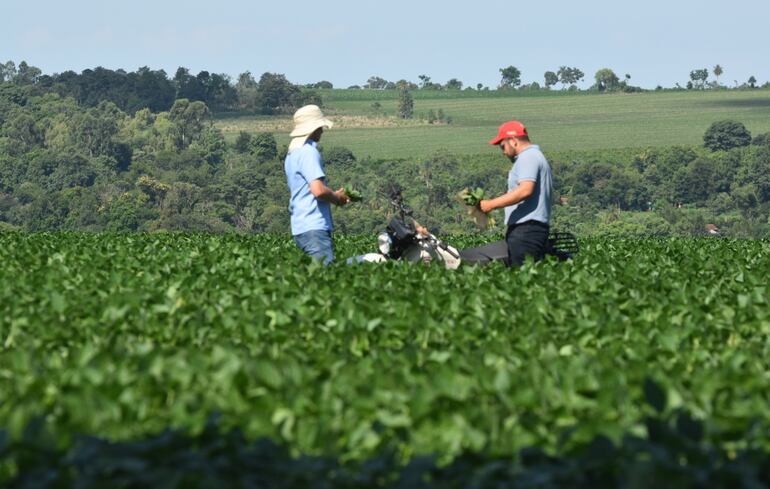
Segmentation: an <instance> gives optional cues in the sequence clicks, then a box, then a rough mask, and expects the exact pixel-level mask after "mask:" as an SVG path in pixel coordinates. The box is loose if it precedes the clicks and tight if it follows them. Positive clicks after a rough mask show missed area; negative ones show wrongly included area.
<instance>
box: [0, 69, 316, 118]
mask: <svg viewBox="0 0 770 489" xmlns="http://www.w3.org/2000/svg"><path fill="white" fill-rule="evenodd" d="M3 82H7V83H9V84H12V85H19V86H29V87H34V89H35V93H38V94H41V93H56V94H58V95H60V96H62V97H72V98H73V99H74V100H75V101H76V102H77V103H78V104H79V105H83V106H86V107H95V106H97V105H98V104H100V103H101V102H104V101H109V102H111V103H113V104H114V105H115V106H116V107H117V108H119V109H120V110H122V111H123V112H126V113H129V114H134V113H136V112H137V111H139V110H141V109H149V110H150V111H152V112H162V111H168V110H170V109H171V107H172V105H173V104H174V101H175V100H177V99H187V100H189V101H192V102H203V103H204V104H205V105H206V107H208V108H209V110H211V111H214V112H225V111H248V112H253V113H259V114H267V115H269V114H279V113H290V112H292V111H293V110H295V109H296V108H298V107H301V106H302V105H305V104H307V103H316V104H320V103H321V98H320V97H319V96H318V95H317V94H316V93H315V92H314V91H312V90H309V89H307V88H304V87H300V86H298V85H295V84H293V83H291V82H290V81H289V80H287V79H286V77H285V76H284V75H282V74H278V73H263V74H262V75H261V76H260V77H259V79H258V80H257V79H256V78H255V77H254V76H253V75H252V74H251V73H250V72H248V71H247V72H244V73H242V74H240V75H239V76H238V79H237V80H236V81H235V82H233V80H231V79H230V77H229V76H228V75H226V74H217V73H210V72H208V71H200V72H198V74H193V73H191V72H190V70H189V69H187V68H184V67H180V68H178V69H177V70H176V73H175V74H174V76H173V77H171V78H170V77H169V76H168V74H167V73H166V72H165V71H164V70H152V69H150V68H148V67H146V66H145V67H141V68H139V69H138V70H136V71H131V72H127V71H125V70H122V69H119V70H110V69H107V68H102V67H97V68H94V69H86V70H83V71H82V72H81V73H75V72H74V71H65V72H63V73H55V74H52V75H46V74H43V73H42V71H41V70H40V69H39V68H36V67H34V66H30V65H28V64H27V63H26V62H24V61H22V62H21V63H19V66H18V67H17V66H16V64H15V63H14V62H13V61H8V62H6V63H0V83H3Z"/></svg>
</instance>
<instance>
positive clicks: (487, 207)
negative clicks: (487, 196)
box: [479, 200, 495, 214]
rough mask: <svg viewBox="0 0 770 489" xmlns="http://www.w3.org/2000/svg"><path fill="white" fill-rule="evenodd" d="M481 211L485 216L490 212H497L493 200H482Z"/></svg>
mask: <svg viewBox="0 0 770 489" xmlns="http://www.w3.org/2000/svg"><path fill="white" fill-rule="evenodd" d="M479 209H481V212H483V213H484V214H487V213H489V211H493V210H495V206H494V205H492V200H480V201H479Z"/></svg>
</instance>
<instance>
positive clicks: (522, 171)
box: [516, 152, 540, 184]
mask: <svg viewBox="0 0 770 489" xmlns="http://www.w3.org/2000/svg"><path fill="white" fill-rule="evenodd" d="M527 153H529V152H527ZM527 153H524V154H523V155H521V157H520V158H519V159H518V160H517V161H516V164H517V166H518V168H517V169H516V170H517V172H516V173H517V174H516V183H517V184H518V183H519V182H523V181H527V180H529V181H531V182H536V181H537V176H538V173H540V161H539V160H538V158H537V156H536V155H529V154H527Z"/></svg>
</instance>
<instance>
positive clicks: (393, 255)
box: [347, 190, 580, 270]
mask: <svg viewBox="0 0 770 489" xmlns="http://www.w3.org/2000/svg"><path fill="white" fill-rule="evenodd" d="M388 198H389V200H390V205H391V207H392V208H393V209H394V215H393V217H392V218H391V219H390V221H389V222H388V226H387V228H386V229H385V230H384V231H382V232H381V233H380V234H379V235H378V236H377V248H378V250H379V253H366V254H364V255H358V256H355V257H351V258H348V260H347V263H348V264H353V263H364V262H369V263H382V262H386V261H389V260H398V261H408V262H422V263H431V262H436V263H440V264H443V266H444V267H445V268H447V269H451V270H454V269H456V268H458V267H459V266H460V264H461V263H462V262H463V261H464V262H466V263H469V264H473V265H480V266H484V265H487V264H489V263H491V262H493V261H499V262H502V263H506V261H507V260H508V245H507V243H506V242H505V240H502V241H496V242H493V243H489V244H486V245H483V246H479V247H476V248H470V249H465V250H457V248H455V247H453V246H450V245H448V244H446V243H445V242H444V241H442V240H440V239H438V238H437V237H436V236H435V235H433V234H432V233H430V232H428V231H427V230H426V229H425V228H423V227H421V226H420V225H419V224H418V223H417V221H416V220H415V219H414V218H413V217H412V214H413V212H412V210H411V209H410V208H409V207H407V206H406V205H405V204H404V199H403V197H402V195H401V192H400V190H393V191H391V192H390V194H389V195H388ZM579 251H580V247H579V245H578V241H577V238H576V237H575V235H573V234H572V233H567V232H552V233H550V234H549V236H548V241H547V242H546V248H545V254H546V255H550V256H553V257H555V258H556V259H557V260H559V261H564V260H569V259H571V258H573V257H574V256H575V255H577V254H578V252H579Z"/></svg>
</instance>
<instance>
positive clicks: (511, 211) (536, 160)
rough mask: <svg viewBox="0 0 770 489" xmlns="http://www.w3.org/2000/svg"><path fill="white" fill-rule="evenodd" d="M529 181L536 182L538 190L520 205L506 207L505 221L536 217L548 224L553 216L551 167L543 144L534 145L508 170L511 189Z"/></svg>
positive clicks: (520, 220)
mask: <svg viewBox="0 0 770 489" xmlns="http://www.w3.org/2000/svg"><path fill="white" fill-rule="evenodd" d="M527 180H529V181H532V182H535V190H534V191H533V192H532V195H530V196H529V197H527V198H526V199H524V200H522V201H521V202H519V203H518V204H514V205H509V206H508V207H506V208H505V223H506V224H507V225H509V226H510V225H512V224H519V223H522V222H526V221H532V220H534V221H540V222H542V223H544V224H548V223H549V221H550V219H551V188H552V184H551V167H550V166H549V165H548V161H547V160H546V159H545V156H544V155H543V153H542V152H541V151H540V147H539V146H537V145H534V144H533V145H531V146H528V147H527V148H526V149H525V150H524V151H522V152H521V153H519V154H518V156H517V157H516V159H515V160H514V162H513V167H512V168H511V171H510V172H508V191H509V192H510V191H511V190H513V189H515V188H516V187H517V186H518V185H519V182H523V181H527Z"/></svg>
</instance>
